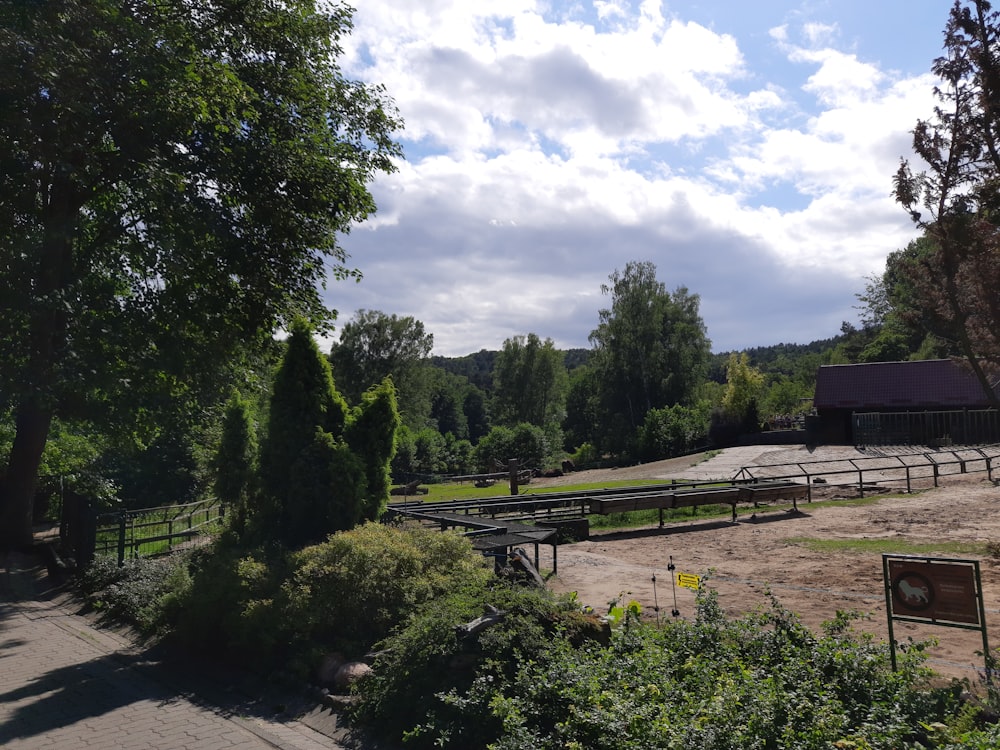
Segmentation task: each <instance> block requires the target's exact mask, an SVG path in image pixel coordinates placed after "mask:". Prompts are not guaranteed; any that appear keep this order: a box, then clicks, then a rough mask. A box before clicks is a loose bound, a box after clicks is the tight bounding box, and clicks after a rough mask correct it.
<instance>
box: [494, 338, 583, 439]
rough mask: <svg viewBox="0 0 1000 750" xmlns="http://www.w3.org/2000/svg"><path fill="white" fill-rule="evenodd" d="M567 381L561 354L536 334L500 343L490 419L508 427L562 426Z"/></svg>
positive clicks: (549, 342)
mask: <svg viewBox="0 0 1000 750" xmlns="http://www.w3.org/2000/svg"><path fill="white" fill-rule="evenodd" d="M567 388H568V378H567V375H566V367H565V366H564V365H563V360H562V352H560V351H558V350H557V349H556V348H555V344H554V343H553V342H552V339H545V341H544V342H543V341H542V340H541V339H540V338H538V335H537V334H534V333H529V334H528V335H527V336H514V337H513V338H509V339H507V340H506V341H504V342H503V349H502V350H501V351H500V352H499V353H498V354H497V358H496V364H495V366H494V369H493V418H494V420H495V421H496V422H497V423H498V424H501V425H506V426H508V427H510V426H513V425H516V424H518V423H520V422H528V423H529V424H533V425H537V426H538V427H542V428H546V427H549V426H551V425H555V426H557V427H558V425H559V424H560V423H561V422H562V419H563V416H564V412H565V406H566V390H567Z"/></svg>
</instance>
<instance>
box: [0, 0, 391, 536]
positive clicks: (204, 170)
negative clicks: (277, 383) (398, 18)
mask: <svg viewBox="0 0 1000 750" xmlns="http://www.w3.org/2000/svg"><path fill="white" fill-rule="evenodd" d="M350 23H351V10H350V8H348V7H347V6H342V5H337V4H335V3H326V2H322V3H321V2H317V1H315V0H286V1H285V2H281V3H271V2H263V1H262V0H248V1H247V2H226V1H224V0H198V2H197V3H192V2H190V1H189V0H47V1H46V2H23V1H22V0H0V62H2V67H3V71H4V73H3V75H2V76H0V288H2V289H3V290H4V293H3V295H0V297H2V300H0V305H2V306H3V308H2V310H0V393H2V394H3V398H4V400H5V401H7V402H8V403H9V406H10V407H11V408H12V409H13V413H14V420H15V425H16V436H15V439H14V443H13V446H12V449H11V451H10V456H9V460H8V462H7V469H6V476H5V481H4V484H3V488H2V491H0V546H12V545H23V544H26V543H28V542H29V541H30V537H31V526H30V519H31V503H32V496H33V493H34V489H35V484H36V476H37V470H38V465H39V459H40V457H41V455H42V451H43V449H44V447H45V443H46V439H47V435H48V432H49V426H50V424H51V423H52V420H53V418H54V417H55V416H58V415H65V416H73V415H74V414H75V413H78V412H87V411H88V410H89V413H90V414H91V415H94V414H97V415H100V416H101V417H102V418H104V419H109V418H111V417H119V418H120V419H119V422H120V423H121V424H125V425H128V423H129V422H130V421H134V418H135V415H136V414H137V413H145V414H152V415H155V408H153V406H151V405H150V404H153V405H155V404H156V403H157V402H160V403H170V402H174V401H176V400H178V399H183V398H184V397H186V396H187V394H189V393H190V392H191V391H192V390H193V389H196V388H198V387H200V386H205V384H211V383H213V382H214V381H216V380H217V379H218V372H219V367H220V366H221V365H222V364H223V363H225V362H228V361H230V360H231V358H232V356H233V355H234V353H236V352H237V351H238V350H239V349H240V348H242V347H247V346H253V345H254V344H256V343H258V342H263V341H266V340H267V338H268V337H270V335H271V334H272V332H273V331H274V330H275V329H276V327H278V326H280V325H283V324H287V322H288V321H289V320H290V318H291V317H292V314H304V315H306V316H308V317H310V318H311V319H312V320H314V321H316V322H318V323H321V322H322V321H323V320H324V319H325V318H326V317H327V312H328V311H326V310H325V309H324V307H323V305H322V303H321V299H320V294H319V287H321V285H322V283H323V282H324V279H325V277H326V275H327V273H328V271H329V270H330V269H332V270H333V273H334V275H336V276H338V277H343V276H347V275H351V274H352V273H353V272H352V271H350V270H349V269H347V268H346V267H345V265H344V264H345V261H346V258H345V254H344V252H343V250H342V248H341V246H340V245H339V244H338V233H340V232H343V231H347V230H348V229H349V228H350V226H351V224H352V223H353V222H355V221H359V220H361V219H364V218H365V217H366V216H367V215H368V214H369V213H371V212H372V211H373V210H374V204H373V201H372V198H371V196H370V194H369V192H368V191H367V189H366V187H365V186H366V183H367V182H368V181H369V180H370V179H371V178H372V177H373V176H374V175H375V174H376V173H377V172H379V171H389V170H391V169H392V168H393V161H392V160H393V158H394V157H395V156H397V155H398V154H399V149H398V146H397V145H396V144H395V143H394V142H393V140H392V134H393V132H394V131H395V130H396V129H397V128H398V127H399V122H398V119H397V118H396V115H395V113H394V109H393V108H392V106H391V105H390V103H389V102H388V100H387V99H386V97H385V95H384V93H383V92H382V91H381V89H379V88H377V87H369V86H366V85H363V84H360V83H357V82H353V81H350V80H348V79H346V78H345V77H344V76H343V74H342V72H341V71H340V69H339V67H338V64H337V58H338V55H339V53H340V47H339V40H340V39H341V38H342V37H343V35H345V34H347V33H349V31H350ZM4 405H7V404H4ZM152 421H154V422H155V416H153V417H152Z"/></svg>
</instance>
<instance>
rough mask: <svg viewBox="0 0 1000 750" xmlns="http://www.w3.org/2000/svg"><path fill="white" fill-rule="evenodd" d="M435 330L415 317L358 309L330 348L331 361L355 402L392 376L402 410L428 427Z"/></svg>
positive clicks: (416, 424) (409, 421)
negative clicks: (431, 358)
mask: <svg viewBox="0 0 1000 750" xmlns="http://www.w3.org/2000/svg"><path fill="white" fill-rule="evenodd" d="M433 348H434V335H433V334H431V333H427V332H426V331H425V330H424V324H423V323H421V322H420V321H419V320H416V319H415V318H412V317H409V316H404V317H399V316H397V315H387V314H386V313H384V312H381V311H379V310H358V311H357V312H356V313H355V315H354V317H353V318H352V319H351V320H350V321H348V322H347V323H345V324H344V326H343V328H341V331H340V339H339V341H338V342H336V343H334V345H333V347H332V349H331V350H330V363H331V364H332V365H333V372H334V376H335V377H336V379H337V386H338V387H339V388H340V391H341V393H343V394H344V396H345V397H346V398H347V399H348V400H349V401H351V402H352V403H353V402H355V401H358V400H359V399H360V398H361V394H363V393H364V392H365V391H366V390H368V389H369V388H371V387H372V386H373V385H375V384H377V383H381V382H382V380H383V379H384V378H387V377H391V378H392V382H393V384H394V385H395V386H396V393H397V394H398V398H399V411H400V414H401V416H402V418H403V421H404V423H405V424H406V425H407V426H409V427H411V428H420V427H424V426H426V423H427V420H428V418H429V415H430V411H431V382H430V371H429V370H430V368H429V357H430V354H431V350H432V349H433Z"/></svg>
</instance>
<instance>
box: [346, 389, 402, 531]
mask: <svg viewBox="0 0 1000 750" xmlns="http://www.w3.org/2000/svg"><path fill="white" fill-rule="evenodd" d="M399 426H400V418H399V412H398V411H397V409H396V389H395V388H394V387H393V383H392V381H391V380H389V379H388V378H387V379H386V380H384V381H383V382H382V383H381V384H380V385H378V386H376V387H374V388H371V389H369V390H367V391H365V393H364V395H363V396H362V398H361V405H360V406H358V407H356V408H355V409H353V410H352V411H351V415H350V418H349V421H348V424H347V431H346V438H347V444H348V445H349V446H350V447H351V450H352V451H353V452H354V455H355V456H357V457H359V458H360V460H361V462H362V463H363V464H364V472H365V493H364V499H363V501H362V503H361V507H360V508H359V511H360V516H361V518H362V519H365V520H368V521H374V520H376V519H377V518H378V517H379V516H381V515H382V512H383V511H384V510H385V507H386V504H387V503H388V502H389V487H390V484H391V480H390V478H389V466H390V464H391V462H392V459H393V456H394V454H395V450H396V430H397V429H399ZM341 481H343V479H341ZM344 528H350V527H344Z"/></svg>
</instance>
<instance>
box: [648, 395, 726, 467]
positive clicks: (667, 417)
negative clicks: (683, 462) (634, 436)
mask: <svg viewBox="0 0 1000 750" xmlns="http://www.w3.org/2000/svg"><path fill="white" fill-rule="evenodd" d="M709 416H710V413H709V408H708V404H705V403H700V404H698V405H696V406H692V407H689V406H681V405H680V404H674V405H673V406H668V407H666V408H663V409H650V410H649V411H648V412H647V413H646V417H645V419H644V420H643V423H642V426H641V427H640V428H639V434H638V441H637V443H638V452H639V457H640V458H642V459H644V460H646V461H653V460H656V459H659V458H668V457H670V456H679V455H682V454H684V453H690V452H691V451H693V450H695V449H697V448H699V447H703V446H704V445H705V443H706V442H707V441H708V425H709Z"/></svg>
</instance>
